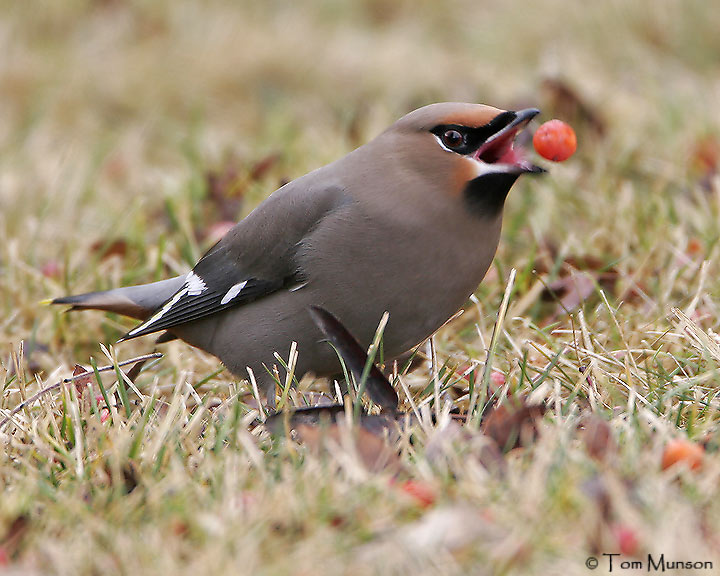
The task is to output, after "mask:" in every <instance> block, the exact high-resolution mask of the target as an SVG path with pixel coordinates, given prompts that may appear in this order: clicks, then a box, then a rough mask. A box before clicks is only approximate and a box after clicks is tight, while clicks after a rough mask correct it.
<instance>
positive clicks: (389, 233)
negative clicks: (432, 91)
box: [52, 102, 543, 404]
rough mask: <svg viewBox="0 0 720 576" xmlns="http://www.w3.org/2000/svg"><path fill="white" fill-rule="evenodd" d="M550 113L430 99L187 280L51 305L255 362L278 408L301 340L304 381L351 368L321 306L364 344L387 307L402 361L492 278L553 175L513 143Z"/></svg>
mask: <svg viewBox="0 0 720 576" xmlns="http://www.w3.org/2000/svg"><path fill="white" fill-rule="evenodd" d="M538 112H539V111H538V110H536V109H533V108H531V109H527V110H521V111H519V112H506V111H503V110H499V109H497V108H492V107H490V106H484V105H481V104H463V103H451V102H448V103H440V104H432V105H430V106H425V107H424V108H420V109H418V110H415V111H414V112H411V113H409V114H407V115H406V116H404V117H403V118H401V119H400V120H398V121H397V122H395V124H393V125H392V126H390V127H389V128H388V129H387V130H385V131H384V132H383V133H381V134H380V135H379V136H377V137H376V138H375V139H374V140H372V141H371V142H369V143H368V144H365V145H364V146H361V147H360V148H358V149H357V150H354V151H353V152H351V153H350V154H348V155H347V156H345V157H343V158H341V159H339V160H337V161H335V162H333V163H332V164H328V165H327V166H324V167H322V168H319V169H317V170H315V171H313V172H310V173H309V174H306V175H305V176H302V177H301V178H298V179H297V180H293V181H292V182H290V183H288V184H286V185H285V186H283V187H282V188H280V189H278V190H277V191H275V192H274V193H273V194H271V195H270V196H269V197H268V198H267V199H266V200H265V201H264V202H263V203H262V204H260V205H259V206H258V207H257V208H256V209H255V210H254V211H253V212H251V213H250V214H249V215H248V216H247V217H246V218H245V219H243V220H242V221H240V222H239V223H238V224H236V225H235V227H233V228H232V229H231V230H230V231H229V232H228V233H227V234H226V235H225V236H224V237H223V238H222V239H221V240H220V241H219V242H218V243H217V244H215V246H213V247H212V248H211V249H210V250H209V251H208V252H207V253H206V254H205V255H204V256H203V257H202V258H201V259H200V261H199V262H198V263H197V264H196V265H195V267H194V268H193V269H192V271H190V272H189V273H188V274H187V275H184V276H178V277H176V278H171V279H168V280H163V281H160V282H154V283H152V284H144V285H140V286H130V287H126V288H118V289H114V290H108V291H106V292H93V293H90V294H82V295H79V296H68V297H65V298H57V299H55V300H53V301H52V303H53V304H70V305H72V307H73V309H97V310H108V311H112V312H117V313H119V314H124V315H126V316H131V317H133V318H138V319H141V320H143V322H142V323H141V324H140V325H138V326H136V327H135V328H133V329H132V330H130V331H129V332H128V333H127V334H126V335H125V336H124V337H123V338H122V339H121V340H127V339H129V338H136V337H138V336H143V335H145V334H151V333H154V332H159V331H162V330H166V331H168V332H167V334H166V335H165V336H164V337H162V338H161V340H163V339H164V340H167V339H172V337H173V336H174V337H177V338H180V339H182V340H184V341H185V342H188V343H189V344H191V345H193V346H196V347H198V348H201V349H203V350H206V351H207V352H210V353H211V354H214V355H215V356H217V357H218V358H220V360H222V362H223V363H224V364H225V366H227V368H228V369H230V371H231V372H233V373H234V374H236V375H238V376H241V377H246V375H247V370H246V367H251V368H252V369H253V371H254V373H255V375H256V377H257V378H258V380H259V381H260V382H259V383H260V384H261V385H263V386H264V387H265V389H267V390H269V391H270V393H269V395H268V401H269V402H270V403H271V404H274V380H273V379H272V377H271V375H270V372H269V370H267V369H266V367H271V366H273V364H276V359H275V357H274V354H273V353H274V352H276V351H277V352H278V353H279V354H280V355H281V356H283V357H286V356H287V353H288V350H289V349H290V346H291V343H292V342H293V341H295V342H297V344H298V352H299V356H298V360H297V364H296V368H295V373H296V374H297V375H298V376H301V375H303V374H304V373H306V372H313V373H315V374H316V375H318V376H329V375H334V374H338V373H340V371H341V368H340V364H339V362H338V359H337V355H336V353H335V352H334V350H333V349H332V348H331V347H330V346H329V345H328V344H327V343H325V342H322V335H321V333H320V331H319V329H318V328H317V326H315V324H314V323H313V320H312V318H311V315H310V313H309V309H310V307H311V306H322V307H323V308H325V309H327V310H329V311H330V312H332V313H333V314H334V315H335V316H337V317H338V318H339V319H340V321H341V322H342V323H343V324H344V325H345V326H346V327H347V329H348V330H349V331H350V332H351V333H352V334H353V335H354V336H355V337H356V338H358V340H359V341H360V342H361V343H362V344H363V345H364V346H367V345H368V344H369V343H370V342H371V340H372V337H373V335H374V333H375V330H376V327H377V325H378V322H379V321H380V318H381V317H382V315H383V313H384V312H385V311H386V310H387V311H388V312H389V313H390V318H389V322H388V324H387V327H386V329H385V332H384V336H383V351H384V357H385V359H386V360H387V359H393V358H396V357H398V356H400V355H402V354H403V353H405V352H407V351H408V350H410V349H412V348H413V347H415V346H417V345H418V344H420V343H421V342H423V341H424V340H425V339H426V338H428V337H429V336H430V335H431V334H432V333H433V332H435V330H437V329H438V328H439V327H440V326H442V324H443V323H444V322H445V321H447V320H448V318H450V317H451V316H452V315H453V314H455V313H456V312H457V311H458V310H459V309H460V307H461V306H463V304H464V303H465V302H466V300H467V299H468V297H469V296H470V295H471V294H472V293H473V291H474V290H475V289H476V288H477V286H478V284H479V283H480V281H481V280H482V279H483V276H485V272H486V271H487V269H488V267H489V266H490V263H491V261H492V259H493V257H494V255H495V250H496V248H497V244H498V240H499V238H500V228H501V224H502V210H503V205H504V202H505V197H506V195H507V193H508V191H509V190H510V188H511V186H512V185H513V183H514V182H515V180H517V178H518V176H520V175H521V174H523V173H526V172H529V173H539V172H542V171H543V170H542V169H541V168H538V167H537V166H534V165H533V164H532V163H530V162H529V161H528V160H526V159H525V158H524V157H523V155H522V153H521V151H520V150H518V148H515V147H513V140H514V138H515V136H516V135H517V133H518V132H519V131H521V130H522V129H523V128H524V127H525V126H526V125H527V123H528V122H529V121H530V120H531V119H532V118H533V117H534V116H535V115H536V114H538Z"/></svg>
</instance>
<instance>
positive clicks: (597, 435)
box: [582, 414, 616, 462]
mask: <svg viewBox="0 0 720 576" xmlns="http://www.w3.org/2000/svg"><path fill="white" fill-rule="evenodd" d="M582 439H583V442H584V443H585V449H586V450H587V452H588V454H589V455H590V456H591V457H592V458H594V459H595V460H597V461H598V462H604V461H606V460H607V458H608V457H609V456H610V455H612V454H613V453H614V452H615V448H616V446H615V439H614V438H613V436H612V430H610V425H609V424H608V423H607V422H606V421H605V420H603V419H602V418H600V417H599V416H597V415H595V414H592V415H590V416H589V417H588V418H585V419H584V421H583V424H582Z"/></svg>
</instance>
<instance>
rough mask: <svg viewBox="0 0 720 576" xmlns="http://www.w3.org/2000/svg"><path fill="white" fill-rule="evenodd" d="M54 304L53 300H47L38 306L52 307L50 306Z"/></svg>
mask: <svg viewBox="0 0 720 576" xmlns="http://www.w3.org/2000/svg"><path fill="white" fill-rule="evenodd" d="M52 303H53V299H52V298H46V299H45V300H40V302H38V304H39V305H40V306H50V304H52Z"/></svg>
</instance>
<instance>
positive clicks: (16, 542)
mask: <svg viewBox="0 0 720 576" xmlns="http://www.w3.org/2000/svg"><path fill="white" fill-rule="evenodd" d="M29 529H30V517H29V516H27V515H25V514H20V515H19V516H16V517H15V518H14V519H13V520H12V522H10V523H9V525H8V527H7V529H6V530H5V535H4V536H3V538H2V540H0V548H2V550H3V551H4V553H5V554H6V555H7V556H8V557H9V558H14V557H15V556H17V554H18V553H19V551H20V548H21V546H22V543H23V540H24V539H25V536H26V535H27V533H28V530H29Z"/></svg>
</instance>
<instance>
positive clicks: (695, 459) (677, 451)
mask: <svg viewBox="0 0 720 576" xmlns="http://www.w3.org/2000/svg"><path fill="white" fill-rule="evenodd" d="M704 456H705V449H704V448H703V447H702V446H701V445H699V444H695V443H693V442H690V441H689V440H682V439H678V440H670V442H668V443H667V445H666V446H665V450H664V451H663V455H662V469H663V470H667V469H668V468H670V467H671V466H674V465H675V464H680V463H682V464H685V465H686V466H687V467H688V468H690V469H691V470H697V469H698V468H700V467H701V466H702V463H703V457H704Z"/></svg>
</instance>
